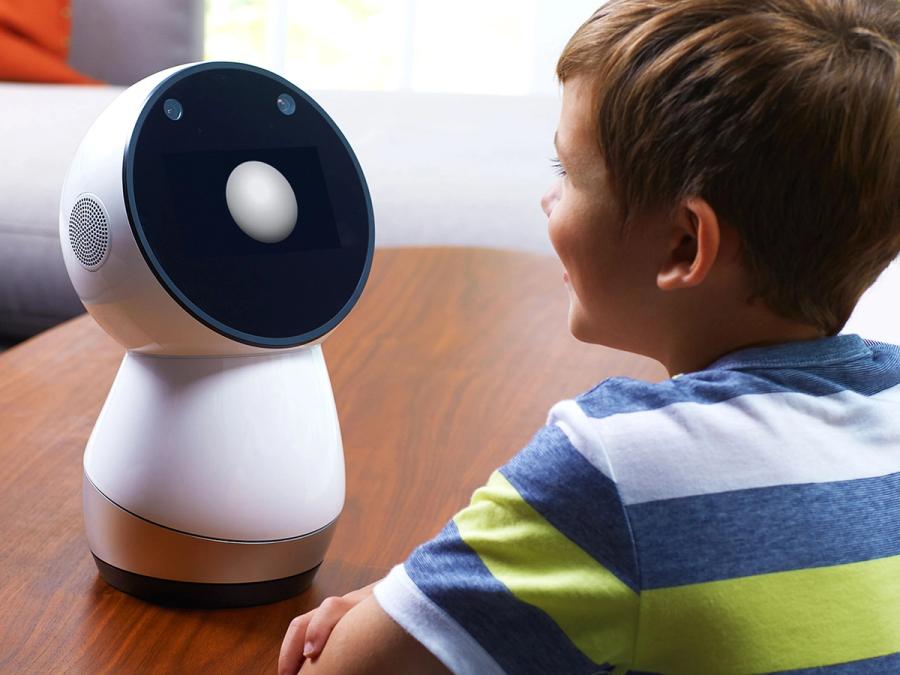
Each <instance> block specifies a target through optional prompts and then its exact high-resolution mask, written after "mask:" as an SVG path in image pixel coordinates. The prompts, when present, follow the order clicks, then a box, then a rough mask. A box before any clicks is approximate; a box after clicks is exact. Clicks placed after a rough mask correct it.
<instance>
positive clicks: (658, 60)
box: [557, 0, 900, 335]
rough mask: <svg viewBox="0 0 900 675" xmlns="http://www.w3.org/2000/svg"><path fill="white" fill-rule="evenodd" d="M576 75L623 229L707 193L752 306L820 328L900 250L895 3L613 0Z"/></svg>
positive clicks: (572, 71) (576, 59)
mask: <svg viewBox="0 0 900 675" xmlns="http://www.w3.org/2000/svg"><path fill="white" fill-rule="evenodd" d="M573 75H579V76H581V75H583V76H586V77H588V78H590V80H591V81H592V93H593V101H592V103H593V105H594V110H595V117H594V119H595V120H596V136H597V141H598V143H599V148H600V152H601V154H602V155H603V158H604V161H605V163H606V166H607V170H608V173H609V177H610V178H609V180H610V188H611V189H612V191H613V194H614V195H615V196H616V198H617V201H618V203H619V206H620V208H621V212H622V234H623V235H624V234H625V232H626V229H627V228H628V225H629V223H631V222H632V219H633V217H634V216H636V215H639V214H641V213H650V212H652V211H654V210H656V209H665V210H669V209H673V208H675V206H676V205H677V204H678V202H679V201H680V200H681V199H682V198H684V197H689V196H700V197H702V198H704V199H705V200H706V201H707V202H708V203H709V204H710V205H711V206H712V207H713V209H714V210H715V212H716V214H717V215H718V216H719V218H720V220H721V221H723V222H725V223H728V224H731V225H733V226H734V227H735V228H736V229H737V231H738V232H739V235H740V241H741V250H742V261H743V263H744V265H745V266H746V268H747V271H748V276H749V279H750V281H751V284H752V287H753V293H752V295H751V296H750V298H748V300H752V299H753V298H756V297H761V298H762V299H763V301H764V302H765V303H766V304H767V305H768V306H769V307H770V308H771V309H772V310H773V311H774V312H776V313H777V314H779V315H781V316H783V317H786V318H789V319H793V320H796V321H799V322H801V323H805V324H810V325H814V326H818V327H819V328H820V329H822V330H823V331H825V334H826V335H834V334H836V333H838V332H839V331H840V330H841V328H843V326H844V324H845V323H846V321H847V319H848V317H849V316H850V313H851V312H852V310H853V307H854V306H855V305H856V303H857V301H858V300H859V297H860V295H862V293H863V291H865V289H866V288H868V287H869V286H870V285H871V284H872V283H873V282H874V281H875V279H876V278H877V277H878V275H879V274H880V273H881V272H882V271H883V270H884V268H885V267H887V265H888V264H889V263H890V262H891V260H892V259H893V258H894V257H895V256H897V254H898V252H900V0H609V2H608V3H607V4H605V5H603V6H602V7H601V8H600V9H599V10H597V11H596V12H595V13H594V14H593V16H591V18H590V19H588V20H587V21H586V22H585V23H584V24H583V25H582V26H581V27H580V28H579V29H578V30H577V31H576V33H575V34H574V35H573V36H572V38H571V39H570V40H569V42H568V44H567V45H566V47H565V49H564V51H563V53H562V55H561V56H560V59H559V63H558V64H557V76H558V77H559V79H560V81H561V82H563V83H565V81H566V79H567V78H569V77H571V76H573ZM669 212H671V211H669Z"/></svg>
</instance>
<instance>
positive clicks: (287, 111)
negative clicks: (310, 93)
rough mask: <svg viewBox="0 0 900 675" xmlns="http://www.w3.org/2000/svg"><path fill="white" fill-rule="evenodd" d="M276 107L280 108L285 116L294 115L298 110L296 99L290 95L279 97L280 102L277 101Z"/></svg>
mask: <svg viewBox="0 0 900 675" xmlns="http://www.w3.org/2000/svg"><path fill="white" fill-rule="evenodd" d="M275 105H277V106H278V109H279V110H280V111H281V112H282V114H284V115H293V114H294V111H295V110H297V104H296V103H294V97H293V96H291V95H290V94H282V95H281V96H279V97H278V100H276V101H275Z"/></svg>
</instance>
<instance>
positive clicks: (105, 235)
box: [69, 195, 109, 271]
mask: <svg viewBox="0 0 900 675" xmlns="http://www.w3.org/2000/svg"><path fill="white" fill-rule="evenodd" d="M69 243H70V244H71V245H72V251H73V252H74V253H75V257H76V258H78V262H80V263H81V264H82V266H84V267H85V268H86V269H89V270H91V271H93V270H96V269H97V268H99V267H100V265H102V264H103V261H104V260H106V254H107V253H108V252H109V219H108V218H107V216H106V209H104V208H103V203H102V202H101V201H100V200H99V199H97V198H96V197H94V196H93V195H81V196H80V197H79V198H78V200H77V201H76V202H75V206H73V207H72V213H71V214H70V215H69Z"/></svg>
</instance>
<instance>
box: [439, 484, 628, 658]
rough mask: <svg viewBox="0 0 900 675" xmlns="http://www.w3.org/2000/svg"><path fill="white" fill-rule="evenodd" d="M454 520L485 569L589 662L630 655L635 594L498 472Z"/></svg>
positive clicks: (476, 492) (464, 539)
mask: <svg viewBox="0 0 900 675" xmlns="http://www.w3.org/2000/svg"><path fill="white" fill-rule="evenodd" d="M453 520H454V522H455V523H456V527H457V529H458V530H459V534H460V536H461V537H462V539H463V541H465V542H466V544H468V545H469V546H471V547H472V549H474V551H475V552H476V553H477V554H478V556H479V557H480V558H481V560H482V561H483V562H484V564H485V566H486V567H487V568H488V570H490V572H491V574H492V575H494V577H495V578H496V579H497V580H498V581H500V583H502V584H504V585H505V586H506V587H507V588H508V589H509V590H510V592H512V594H513V595H514V596H515V597H516V598H518V599H519V600H521V601H522V602H526V603H528V604H530V605H534V606H535V607H538V608H540V609H542V610H543V611H544V612H546V613H547V614H548V615H549V616H550V618H552V619H553V620H554V621H555V622H556V623H557V625H559V627H560V628H561V629H562V630H563V632H564V633H565V634H566V635H567V636H568V638H569V639H570V640H571V641H572V643H573V644H574V645H575V646H576V647H577V648H578V649H579V650H580V651H581V652H583V653H584V655H585V656H587V657H588V658H589V659H590V660H591V661H594V662H595V663H604V662H611V663H618V664H622V663H627V662H629V661H630V660H631V656H632V653H631V652H632V646H633V641H634V626H635V622H636V620H637V610H638V596H637V594H635V593H634V591H632V590H631V589H630V588H628V586H626V585H625V584H623V583H622V582H621V581H619V579H618V578H616V577H615V576H614V575H613V574H612V573H611V572H610V571H609V570H607V569H606V568H605V567H604V566H603V565H601V564H600V563H598V562H597V561H596V560H594V559H593V558H591V557H590V556H589V555H588V554H587V553H585V551H584V550H583V549H581V548H580V547H579V546H577V545H576V544H574V543H573V542H572V541H571V540H570V539H569V538H568V537H566V536H565V535H563V534H562V533H560V532H559V530H557V529H556V528H555V527H553V526H552V525H551V524H550V523H548V522H547V521H546V520H545V519H544V518H543V517H542V516H541V515H540V514H539V513H538V512H537V511H535V510H534V509H533V508H532V507H531V506H530V505H529V504H528V503H527V502H526V501H525V500H524V499H522V496H521V495H520V494H519V493H518V491H516V489H515V488H514V487H513V486H512V485H511V484H510V483H509V481H507V480H506V478H504V477H503V475H502V474H501V473H500V472H499V471H494V473H493V474H491V477H490V479H489V480H488V482H487V484H486V485H484V486H483V487H481V488H479V489H478V490H476V491H475V493H474V494H473V495H472V501H471V503H470V505H469V506H468V507H467V508H465V509H463V510H462V511H460V512H459V513H457V514H456V516H454V518H453Z"/></svg>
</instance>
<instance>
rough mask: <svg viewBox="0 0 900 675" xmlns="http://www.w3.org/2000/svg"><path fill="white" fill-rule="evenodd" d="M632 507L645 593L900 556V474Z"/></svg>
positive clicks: (653, 502)
mask: <svg viewBox="0 0 900 675" xmlns="http://www.w3.org/2000/svg"><path fill="white" fill-rule="evenodd" d="M626 508H627V510H628V514H629V517H630V519H631V527H632V528H633V531H634V536H635V541H636V543H637V547H638V555H639V558H640V560H641V579H642V588H644V589H650V588H663V587H666V586H678V585H681V584H691V583H698V582H704V581H715V580H717V579H730V578H734V577H744V576H750V575H754V574H765V573H769V572H778V571H787V570H796V569H804V568H809V567H824V566H830V565H841V564H845V563H852V562H860V561H864V560H873V559H876V558H884V557H887V556H893V555H898V554H900V473H892V474H888V475H886V476H877V477H874V478H859V479H854V480H846V481H834V482H828V483H806V484H799V485H777V486H771V487H761V488H750V489H745V490H734V491H730V492H719V493H715V494H706V495H694V496H690V497H676V498H673V499H661V500H657V501H652V502H644V503H641V504H633V505H630V506H628V507H626Z"/></svg>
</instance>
